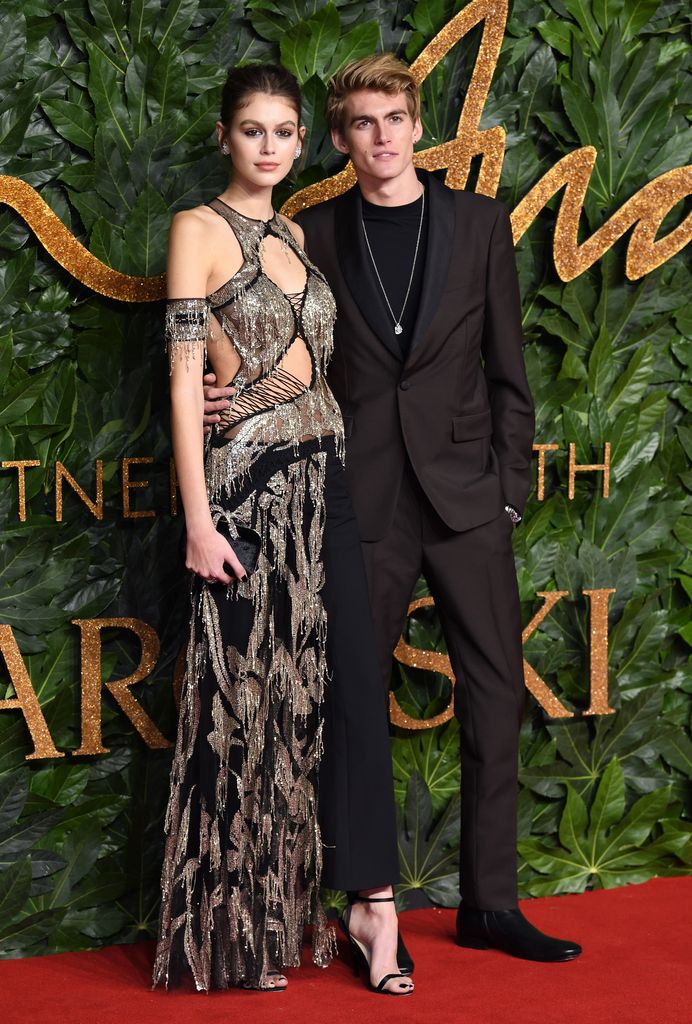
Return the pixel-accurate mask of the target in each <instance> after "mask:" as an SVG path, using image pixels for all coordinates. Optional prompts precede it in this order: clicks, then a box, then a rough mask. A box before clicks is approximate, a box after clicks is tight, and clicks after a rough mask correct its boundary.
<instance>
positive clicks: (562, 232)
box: [511, 146, 692, 281]
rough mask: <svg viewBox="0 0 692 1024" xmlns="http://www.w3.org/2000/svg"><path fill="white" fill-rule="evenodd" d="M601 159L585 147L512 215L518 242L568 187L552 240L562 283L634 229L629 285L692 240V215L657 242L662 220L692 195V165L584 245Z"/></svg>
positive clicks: (632, 203) (649, 189)
mask: <svg viewBox="0 0 692 1024" xmlns="http://www.w3.org/2000/svg"><path fill="white" fill-rule="evenodd" d="M597 155H598V154H597V151H596V150H595V149H594V147H593V146H583V147H582V148H581V149H577V150H575V151H574V152H573V153H569V154H568V155H567V156H564V157H563V158H562V159H561V160H559V161H558V163H556V164H555V166H554V167H551V169H550V170H549V171H548V172H547V173H546V174H545V175H544V176H543V177H542V178H541V180H540V181H539V182H537V183H536V184H535V185H534V186H533V188H532V189H531V190H530V191H529V192H528V193H527V194H526V195H525V196H524V198H523V199H522V200H521V202H520V203H519V204H518V206H517V207H516V209H515V210H514V211H513V212H512V215H511V220H512V235H513V237H514V242H515V244H516V243H517V242H518V241H519V239H520V238H521V237H522V235H523V234H524V233H525V232H526V231H527V230H528V228H529V226H530V225H531V223H532V222H533V220H534V219H535V218H536V216H537V215H538V213H539V212H540V211H541V210H542V209H543V207H544V206H545V205H546V204H547V203H548V202H549V201H550V200H551V199H552V197H553V196H554V195H555V194H556V193H557V192H559V190H560V189H561V188H562V187H563V186H564V188H565V191H564V194H563V196H562V199H561V202H560V207H559V209H558V213H557V220H556V222H555V233H554V237H553V260H554V261H555V269H556V270H557V273H558V276H559V277H560V279H561V280H562V281H572V280H574V278H575V277H579V275H580V274H583V273H584V271H585V270H588V269H589V267H590V266H592V265H593V264H594V263H595V262H596V261H597V260H599V259H600V258H601V256H603V254H604V253H605V252H607V251H608V249H610V248H611V247H612V246H613V245H614V244H615V242H617V240H618V238H621V237H622V236H623V235H624V234H625V232H626V231H627V230H628V229H629V228H631V227H632V226H633V225H634V231H633V232H632V237H631V238H630V241H629V244H628V246H627V256H626V260H625V273H626V275H627V277H628V278H629V279H630V281H636V280H637V279H638V278H640V277H644V275H645V274H649V273H650V272H651V271H652V270H655V269H656V267H660V266H661V264H662V263H665V262H666V261H667V260H669V259H670V258H671V257H672V256H675V254H676V253H678V252H680V251H681V250H682V249H684V247H685V246H686V245H687V243H688V242H689V240H690V238H692V214H688V216H687V217H685V219H684V220H683V221H682V223H681V224H678V226H677V227H676V228H673V230H672V231H671V232H670V233H669V234H668V235H665V237H663V238H660V239H658V240H656V233H657V232H658V229H659V228H660V226H661V224H662V223H663V220H664V218H665V217H666V216H667V215H668V214H669V213H670V211H671V210H672V209H673V207H674V206H675V205H676V204H677V203H679V202H680V201H681V200H682V199H684V198H685V197H686V196H688V195H690V193H692V165H689V166H686V167H676V168H674V169H673V170H672V171H667V172H666V173H665V174H661V175H660V176H659V177H658V178H654V180H653V181H650V182H649V183H648V184H647V185H644V187H643V188H642V189H640V191H639V192H637V193H636V194H635V195H634V196H632V197H631V198H630V199H628V200H627V202H625V203H623V205H622V206H621V207H620V209H619V210H617V211H616V212H615V213H614V214H613V216H612V217H610V218H609V219H608V220H607V221H606V222H605V224H602V225H601V227H600V228H598V229H597V230H596V231H594V233H593V235H591V237H590V238H587V239H586V240H585V241H584V242H582V243H581V245H580V244H579V242H578V235H579V220H580V218H581V212H582V209H583V207H584V198H585V196H586V190H587V188H588V185H589V181H590V179H591V175H592V173H593V169H594V166H595V164H596V157H597Z"/></svg>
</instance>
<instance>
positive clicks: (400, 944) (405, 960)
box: [346, 892, 415, 975]
mask: <svg viewBox="0 0 692 1024" xmlns="http://www.w3.org/2000/svg"><path fill="white" fill-rule="evenodd" d="M346 896H347V898H348V902H349V904H351V903H389V902H393V900H394V897H393V896H359V895H358V894H357V893H354V892H347V893H346ZM396 962H397V965H398V967H399V973H400V974H403V975H408V974H413V970H414V967H415V964H414V963H413V957H412V956H411V954H410V953H409V951H408V950H407V948H406V946H405V944H404V940H403V937H402V935H401V932H400V931H399V930H398V929H397V946H396Z"/></svg>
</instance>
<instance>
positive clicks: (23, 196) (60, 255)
mask: <svg viewBox="0 0 692 1024" xmlns="http://www.w3.org/2000/svg"><path fill="white" fill-rule="evenodd" d="M0 202H1V203H6V204H7V205H8V206H11V207H12V209H13V210H16V212H17V213H18V214H19V215H20V217H21V218H22V219H23V220H24V221H25V222H26V223H27V224H28V226H29V227H30V228H31V230H32V231H33V232H34V234H35V235H36V237H37V238H38V240H39V242H40V243H41V245H42V246H43V247H44V249H45V250H46V252H48V253H49V254H50V255H51V256H52V257H53V259H54V260H55V261H56V262H57V263H59V264H60V266H61V267H64V268H65V270H67V272H68V273H69V274H72V276H73V277H74V278H76V279H77V280H78V281H81V283H82V284H85V285H86V286H87V288H91V289H92V291H95V292H99V294H101V295H107V296H108V298H110V299H120V300H121V301H122V302H152V301H153V300H154V299H162V298H163V297H164V296H165V294H166V279H165V275H164V274H159V276H158V277H132V276H131V275H130V274H121V273H120V271H119V270H113V269H112V268H111V267H107V266H106V264H105V263H102V262H101V260H99V259H97V257H96V256H93V255H92V254H91V253H90V252H89V250H88V249H85V248H84V246H83V245H82V243H81V242H78V241H77V239H76V238H75V237H74V235H73V234H72V232H71V231H70V230H69V228H66V227H65V225H64V224H63V223H62V221H61V220H60V218H59V217H57V216H56V215H55V214H54V213H53V211H52V210H51V208H50V206H48V204H47V203H46V202H45V201H44V200H43V199H41V196H40V195H39V194H38V192H37V191H36V189H34V188H32V187H31V185H29V184H27V182H25V181H22V180H21V179H20V178H13V177H9V176H8V175H6V174H2V175H0Z"/></svg>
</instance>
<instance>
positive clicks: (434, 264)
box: [406, 171, 456, 364]
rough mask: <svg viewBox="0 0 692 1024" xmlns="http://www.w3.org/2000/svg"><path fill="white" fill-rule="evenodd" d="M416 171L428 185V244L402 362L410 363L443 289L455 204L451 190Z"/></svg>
mask: <svg viewBox="0 0 692 1024" xmlns="http://www.w3.org/2000/svg"><path fill="white" fill-rule="evenodd" d="M424 174H425V172H421V171H418V177H419V178H421V180H423V181H427V184H428V203H429V216H428V245H427V251H426V258H425V271H424V273H423V285H422V288H421V297H420V303H419V306H418V316H417V317H416V323H415V326H414V328H413V335H412V337H411V344H410V346H409V351H408V356H407V359H406V363H407V364H408V363H410V362H411V359H412V357H413V355H414V353H415V351H416V348H417V347H418V346H419V345H420V343H421V341H422V340H423V338H424V337H425V332H426V331H427V329H428V326H429V324H430V322H431V320H432V318H433V317H434V315H435V313H436V312H437V308H438V306H439V304H440V297H441V296H442V292H443V291H444V288H445V285H446V283H447V277H448V274H449V264H450V260H451V257H452V245H453V242H454V230H455V220H456V204H455V202H454V195H453V193H452V190H451V189H449V188H446V187H445V186H444V185H442V184H441V183H440V182H439V181H438V180H437V178H435V177H434V175H432V174H425V177H424Z"/></svg>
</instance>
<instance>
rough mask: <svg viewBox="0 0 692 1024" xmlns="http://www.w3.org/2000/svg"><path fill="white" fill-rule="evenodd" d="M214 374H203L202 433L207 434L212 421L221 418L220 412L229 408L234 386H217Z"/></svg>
mask: <svg viewBox="0 0 692 1024" xmlns="http://www.w3.org/2000/svg"><path fill="white" fill-rule="evenodd" d="M215 384H216V374H214V373H207V374H205V375H204V388H203V390H204V420H203V422H204V433H205V434H208V433H209V431H210V430H211V428H212V425H213V424H214V423H218V422H219V421H220V420H221V413H222V412H225V411H226V409H230V407H231V403H230V401H229V399H230V398H232V397H233V395H234V394H235V390H236V389H235V388H231V387H227V388H217V387H214V385H215Z"/></svg>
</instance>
